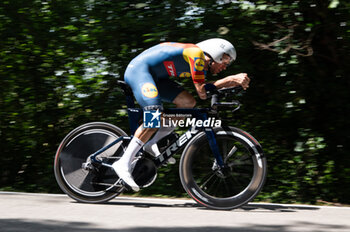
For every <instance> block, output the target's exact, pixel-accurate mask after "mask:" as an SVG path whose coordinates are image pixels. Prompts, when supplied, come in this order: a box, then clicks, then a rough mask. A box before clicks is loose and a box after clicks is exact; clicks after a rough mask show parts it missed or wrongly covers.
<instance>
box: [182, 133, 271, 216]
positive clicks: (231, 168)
mask: <svg viewBox="0 0 350 232" xmlns="http://www.w3.org/2000/svg"><path fill="white" fill-rule="evenodd" d="M214 132H215V136H216V140H217V144H218V147H219V150H220V153H221V155H222V156H223V160H224V161H225V164H226V166H227V168H225V169H224V170H219V169H218V166H217V165H216V163H215V162H216V161H215V158H214V155H213V154H212V152H211V149H210V147H209V144H208V139H207V137H206V134H205V133H204V132H200V133H199V134H198V135H196V136H195V137H194V138H193V139H192V140H191V141H190V142H189V143H188V144H187V146H186V147H185V149H184V151H183V153H182V156H181V160H180V165H179V172H180V179H181V183H182V185H183V187H184V189H185V190H186V192H187V193H188V194H189V195H190V196H191V197H192V198H193V199H194V200H195V201H196V202H198V203H199V204H200V205H202V206H205V207H208V208H211V209H219V210H229V209H234V208H238V207H240V206H242V205H244V204H246V203H248V202H249V201H252V200H253V199H254V197H255V196H256V195H257V194H258V193H259V192H260V190H261V189H262V187H263V185H264V183H265V179H266V174H267V162H266V157H265V156H264V155H263V151H262V148H261V145H260V144H259V143H258V142H257V141H256V139H254V138H253V137H252V136H251V135H250V134H248V133H247V132H245V131H243V130H240V129H238V128H234V127H225V128H221V127H220V128H214ZM225 144H226V145H225ZM231 150H232V151H234V153H233V155H232V156H230V157H227V156H228V154H230V151H231ZM226 159H227V160H226ZM215 165H216V166H215Z"/></svg>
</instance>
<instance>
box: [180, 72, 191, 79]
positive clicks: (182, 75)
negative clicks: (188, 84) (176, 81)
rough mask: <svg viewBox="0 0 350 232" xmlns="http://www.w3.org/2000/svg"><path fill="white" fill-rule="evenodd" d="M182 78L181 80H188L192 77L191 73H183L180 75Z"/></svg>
mask: <svg viewBox="0 0 350 232" xmlns="http://www.w3.org/2000/svg"><path fill="white" fill-rule="evenodd" d="M180 77H181V78H188V77H191V73H189V72H182V73H181V74H180Z"/></svg>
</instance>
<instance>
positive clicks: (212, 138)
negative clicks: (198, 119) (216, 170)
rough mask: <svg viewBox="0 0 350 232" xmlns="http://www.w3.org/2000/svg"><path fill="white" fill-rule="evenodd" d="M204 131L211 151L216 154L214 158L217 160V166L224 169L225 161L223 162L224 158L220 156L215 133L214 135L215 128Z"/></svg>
mask: <svg viewBox="0 0 350 232" xmlns="http://www.w3.org/2000/svg"><path fill="white" fill-rule="evenodd" d="M204 131H205V134H206V135H207V138H208V141H209V146H210V149H211V151H212V152H213V154H214V157H215V159H216V162H217V164H218V165H219V167H221V168H223V167H224V161H223V159H222V156H221V154H220V151H219V147H218V144H217V142H216V138H215V133H214V130H213V128H205V129H204Z"/></svg>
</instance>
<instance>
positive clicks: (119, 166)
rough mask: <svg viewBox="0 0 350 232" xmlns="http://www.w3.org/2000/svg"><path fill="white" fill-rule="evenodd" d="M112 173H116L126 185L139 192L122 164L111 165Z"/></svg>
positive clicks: (138, 188) (128, 171) (126, 168)
mask: <svg viewBox="0 0 350 232" xmlns="http://www.w3.org/2000/svg"><path fill="white" fill-rule="evenodd" d="M112 167H113V169H114V171H115V172H116V173H117V175H118V176H119V178H121V179H122V180H123V181H124V182H125V183H126V184H127V185H129V186H130V187H131V188H132V190H134V191H135V192H138V191H140V187H139V186H138V185H137V184H136V183H135V181H134V178H133V177H132V175H131V173H130V170H129V169H128V167H127V166H126V165H125V164H124V163H122V162H119V161H117V162H115V163H114V164H112Z"/></svg>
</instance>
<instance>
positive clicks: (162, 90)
mask: <svg viewBox="0 0 350 232" xmlns="http://www.w3.org/2000/svg"><path fill="white" fill-rule="evenodd" d="M156 84H157V87H158V90H159V95H160V98H161V99H162V101H165V102H172V103H174V104H176V107H177V108H193V107H194V105H195V104H196V101H195V99H194V98H193V97H192V95H190V94H189V93H188V92H187V91H185V90H184V89H183V87H182V86H180V85H179V84H177V83H176V82H174V81H172V80H170V79H168V78H166V79H160V80H158V81H157V82H156ZM172 119H173V120H178V119H181V118H172ZM164 120H171V119H167V118H165V119H164ZM167 125H169V123H167ZM174 130H175V127H162V128H160V129H159V130H158V132H157V133H156V134H155V135H154V136H153V138H152V139H151V140H149V141H148V142H147V143H146V144H145V146H144V150H145V151H147V152H148V153H150V154H152V155H154V156H158V155H160V151H159V149H158V146H157V142H158V141H159V140H160V139H162V138H164V137H165V136H167V135H169V134H171V133H172V132H173V131H174ZM175 162H176V161H175V159H173V158H170V159H169V163H175Z"/></svg>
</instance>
